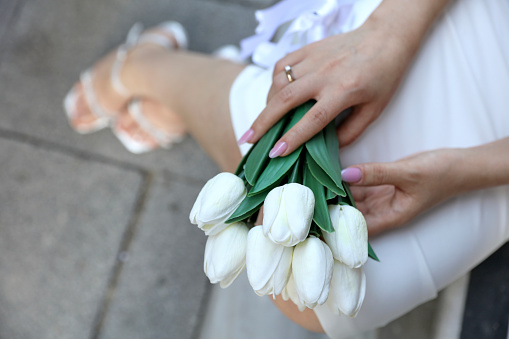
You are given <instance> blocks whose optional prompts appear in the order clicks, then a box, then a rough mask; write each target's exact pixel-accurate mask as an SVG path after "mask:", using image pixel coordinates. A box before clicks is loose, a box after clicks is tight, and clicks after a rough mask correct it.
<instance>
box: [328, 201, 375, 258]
mask: <svg viewBox="0 0 509 339" xmlns="http://www.w3.org/2000/svg"><path fill="white" fill-rule="evenodd" d="M329 214H330V217H331V221H332V226H333V227H334V231H335V232H333V233H328V232H323V237H324V239H325V242H326V243H327V245H329V247H330V249H331V251H332V255H333V256H334V259H336V260H339V261H341V262H342V263H344V264H346V265H348V266H350V267H352V268H356V267H360V266H362V265H364V264H365V263H366V261H367V260H368V228H367V226H366V220H365V219H364V216H363V215H362V213H361V212H360V211H359V210H358V209H356V208H354V207H352V206H347V205H330V206H329Z"/></svg>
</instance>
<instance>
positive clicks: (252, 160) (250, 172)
mask: <svg viewBox="0 0 509 339" xmlns="http://www.w3.org/2000/svg"><path fill="white" fill-rule="evenodd" d="M287 120H288V117H287V116H285V117H283V118H282V119H281V120H279V121H278V122H277V123H276V124H275V125H274V126H272V127H271V129H270V130H269V131H268V132H267V133H265V134H264V135H263V137H262V138H261V139H260V140H258V142H257V143H256V144H255V145H254V146H253V147H252V152H250V155H249V157H248V158H247V160H246V166H245V167H244V170H245V172H246V179H247V181H248V182H249V183H250V184H251V185H252V186H254V185H255V183H256V180H257V179H258V176H259V175H260V173H261V172H262V171H263V169H264V168H265V164H267V162H268V161H269V159H270V158H269V152H270V150H271V149H272V147H273V146H274V143H275V142H276V140H278V139H279V137H280V136H281V132H282V131H283V128H284V126H285V125H286V121H287Z"/></svg>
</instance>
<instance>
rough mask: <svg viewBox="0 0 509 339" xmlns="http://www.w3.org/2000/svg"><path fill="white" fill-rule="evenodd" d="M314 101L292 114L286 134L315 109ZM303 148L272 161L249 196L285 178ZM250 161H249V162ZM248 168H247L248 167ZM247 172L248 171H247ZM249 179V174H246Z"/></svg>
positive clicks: (303, 105)
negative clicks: (310, 110) (312, 108)
mask: <svg viewBox="0 0 509 339" xmlns="http://www.w3.org/2000/svg"><path fill="white" fill-rule="evenodd" d="M313 105H314V101H308V102H306V103H305V104H302V105H300V106H299V107H297V108H296V109H295V111H294V112H293V113H292V114H290V120H289V122H288V124H287V125H286V126H285V129H284V132H283V134H284V133H286V132H288V131H289V130H290V129H291V128H292V127H293V126H295V124H296V123H297V122H299V120H300V119H302V117H303V116H304V115H305V114H306V113H307V111H309V109H310V108H311V107H313ZM302 148H303V146H300V147H299V148H298V149H296V150H295V151H293V152H292V153H290V154H289V155H287V156H285V157H277V158H273V159H270V161H269V163H268V164H267V167H266V168H265V169H264V170H263V172H262V174H260V176H259V178H258V179H257V180H256V184H255V185H253V189H252V190H251V191H250V192H249V195H251V196H253V195H255V194H258V193H260V192H262V191H264V190H266V189H267V187H268V186H270V185H272V184H273V183H274V182H275V181H276V180H278V179H280V178H281V177H282V176H284V175H285V174H286V173H287V172H288V171H289V170H290V168H291V167H292V166H293V165H294V163H295V162H296V161H297V159H298V158H299V156H300V152H301V151H302ZM267 154H268V153H267ZM248 161H249V160H248ZM246 167H247V166H246ZM246 172H247V169H246ZM246 178H247V174H246ZM248 181H249V179H248Z"/></svg>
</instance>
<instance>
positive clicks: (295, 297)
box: [281, 274, 306, 312]
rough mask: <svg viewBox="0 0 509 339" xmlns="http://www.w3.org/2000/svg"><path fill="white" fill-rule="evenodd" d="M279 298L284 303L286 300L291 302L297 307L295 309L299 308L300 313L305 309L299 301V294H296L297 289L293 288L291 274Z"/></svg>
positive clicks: (293, 283)
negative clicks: (281, 298)
mask: <svg viewBox="0 0 509 339" xmlns="http://www.w3.org/2000/svg"><path fill="white" fill-rule="evenodd" d="M281 296H282V297H283V300H285V301H288V300H291V301H293V303H294V304H295V305H297V307H298V308H299V311H301V312H302V311H304V310H305V309H306V306H304V305H302V304H301V302H300V300H299V294H298V293H297V288H296V287H295V280H294V279H293V274H292V275H290V280H288V283H287V284H286V287H285V288H284V289H283V292H282V293H281Z"/></svg>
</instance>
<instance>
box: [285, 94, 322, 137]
mask: <svg viewBox="0 0 509 339" xmlns="http://www.w3.org/2000/svg"><path fill="white" fill-rule="evenodd" d="M315 102H316V101H314V100H310V101H308V102H306V103H304V104H302V105H300V106H299V107H297V108H296V109H295V112H294V113H293V115H292V118H291V120H290V122H289V123H288V125H287V126H286V128H285V131H284V133H286V132H288V131H289V130H290V128H292V127H293V126H295V124H296V123H298V122H299V121H300V119H302V117H303V116H304V115H306V113H307V112H308V111H309V110H310V109H311V107H313V105H314V104H315Z"/></svg>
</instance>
